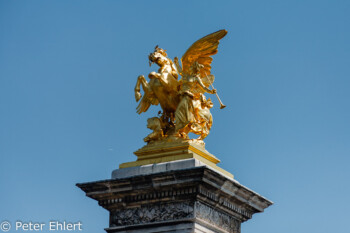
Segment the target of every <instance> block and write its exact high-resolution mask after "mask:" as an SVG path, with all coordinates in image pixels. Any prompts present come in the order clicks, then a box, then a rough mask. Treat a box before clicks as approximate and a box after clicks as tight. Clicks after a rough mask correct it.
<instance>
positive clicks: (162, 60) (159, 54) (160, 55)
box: [148, 45, 168, 66]
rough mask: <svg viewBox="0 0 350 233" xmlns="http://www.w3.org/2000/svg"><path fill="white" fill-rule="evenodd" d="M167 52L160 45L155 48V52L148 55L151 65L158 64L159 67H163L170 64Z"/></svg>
mask: <svg viewBox="0 0 350 233" xmlns="http://www.w3.org/2000/svg"><path fill="white" fill-rule="evenodd" d="M165 51H166V50H164V49H161V48H159V47H158V45H157V46H156V47H155V48H154V52H153V53H150V54H149V55H148V59H149V65H150V66H151V65H152V63H156V64H157V65H159V66H162V65H164V64H166V63H167V62H168V55H167V53H166V52H165Z"/></svg>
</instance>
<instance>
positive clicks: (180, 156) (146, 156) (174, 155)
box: [119, 138, 233, 179]
mask: <svg viewBox="0 0 350 233" xmlns="http://www.w3.org/2000/svg"><path fill="white" fill-rule="evenodd" d="M134 154H135V155H136V156H137V160H136V161H134V162H128V163H122V164H120V165H119V168H128V167H137V166H142V165H147V164H157V163H165V162H170V161H178V160H184V159H197V160H199V161H201V162H202V163H205V164H206V165H208V166H210V167H212V168H214V169H215V170H217V171H219V172H220V173H223V174H225V175H226V176H228V177H231V178H232V179H233V175H232V174H231V173H229V172H227V171H225V170H224V169H222V168H220V167H218V166H217V165H216V164H218V163H219V162H220V160H219V159H217V158H216V157H215V156H214V155H212V154H210V153H209V152H208V151H207V150H206V149H205V144H204V142H203V141H198V140H183V139H178V138H170V139H166V140H163V141H159V142H155V143H150V144H148V145H146V146H144V147H142V148H141V149H139V150H137V151H135V152H134Z"/></svg>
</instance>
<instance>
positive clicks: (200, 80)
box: [196, 76, 216, 94]
mask: <svg viewBox="0 0 350 233" xmlns="http://www.w3.org/2000/svg"><path fill="white" fill-rule="evenodd" d="M196 80H197V82H198V84H199V86H200V87H201V88H203V90H204V91H205V92H208V93H210V94H215V93H216V89H213V90H210V89H209V88H207V87H206V86H205V85H204V84H203V82H202V79H201V78H200V77H199V76H196Z"/></svg>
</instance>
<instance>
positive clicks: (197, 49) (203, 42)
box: [181, 30, 227, 77]
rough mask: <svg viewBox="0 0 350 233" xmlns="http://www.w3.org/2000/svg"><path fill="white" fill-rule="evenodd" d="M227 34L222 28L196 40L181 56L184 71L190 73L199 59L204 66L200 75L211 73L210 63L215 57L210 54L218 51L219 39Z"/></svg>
mask: <svg viewBox="0 0 350 233" xmlns="http://www.w3.org/2000/svg"><path fill="white" fill-rule="evenodd" d="M226 34H227V31H226V30H220V31H217V32H214V33H211V34H209V35H207V36H205V37H203V38H201V39H199V40H197V41H196V42H194V43H193V44H192V45H191V47H190V48H189V49H188V50H187V51H186V53H185V54H184V55H183V56H182V58H181V62H182V70H183V72H184V73H186V74H190V73H191V72H190V67H191V66H192V64H193V63H194V62H195V61H197V62H198V63H199V64H202V65H203V66H204V67H203V68H202V69H201V70H200V76H201V77H205V76H207V75H209V74H210V69H211V66H210V65H211V62H212V61H213V58H211V57H210V56H212V55H214V54H216V53H217V52H218V46H219V41H220V40H221V39H222V38H223V37H224V36H225V35H226Z"/></svg>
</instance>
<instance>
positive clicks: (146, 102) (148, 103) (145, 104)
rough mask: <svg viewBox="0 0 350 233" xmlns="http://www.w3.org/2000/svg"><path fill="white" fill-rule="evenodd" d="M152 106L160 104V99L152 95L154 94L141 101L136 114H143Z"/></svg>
mask: <svg viewBox="0 0 350 233" xmlns="http://www.w3.org/2000/svg"><path fill="white" fill-rule="evenodd" d="M151 104H152V105H158V104H159V101H158V99H157V98H156V97H155V96H154V95H152V94H145V95H144V96H143V97H142V99H141V102H140V103H139V105H138V106H137V108H136V110H137V111H136V112H137V113H138V114H141V113H143V112H146V111H147V110H148V109H149V107H150V106H151Z"/></svg>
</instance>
